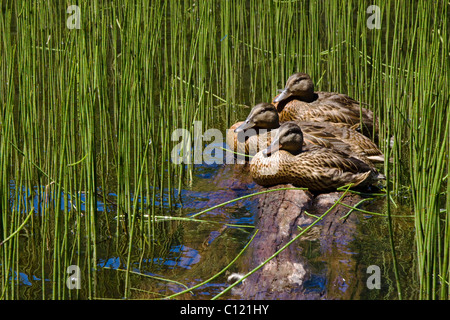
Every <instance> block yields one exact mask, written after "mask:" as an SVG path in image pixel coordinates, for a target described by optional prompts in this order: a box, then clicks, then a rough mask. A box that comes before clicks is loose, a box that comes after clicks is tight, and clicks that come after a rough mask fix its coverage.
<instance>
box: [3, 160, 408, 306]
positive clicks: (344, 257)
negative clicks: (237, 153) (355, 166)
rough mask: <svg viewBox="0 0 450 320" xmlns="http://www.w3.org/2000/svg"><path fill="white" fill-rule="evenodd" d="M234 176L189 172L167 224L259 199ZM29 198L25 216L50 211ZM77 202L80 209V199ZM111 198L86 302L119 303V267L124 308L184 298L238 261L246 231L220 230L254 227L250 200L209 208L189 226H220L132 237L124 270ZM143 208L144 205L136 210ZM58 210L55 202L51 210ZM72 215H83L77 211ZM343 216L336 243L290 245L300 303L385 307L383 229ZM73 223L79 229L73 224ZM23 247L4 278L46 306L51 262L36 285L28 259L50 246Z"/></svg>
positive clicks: (368, 219) (241, 176)
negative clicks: (323, 298)
mask: <svg viewBox="0 0 450 320" xmlns="http://www.w3.org/2000/svg"><path fill="white" fill-rule="evenodd" d="M241 167H242V166H239V165H225V164H224V165H198V166H196V168H195V175H194V180H193V183H192V185H191V187H189V188H185V189H183V190H175V197H176V198H177V199H178V203H177V204H176V206H175V209H174V210H175V211H174V212H173V213H174V215H177V216H182V217H187V216H189V215H191V214H194V213H197V212H199V211H201V210H204V209H205V208H210V207H212V206H215V205H218V204H220V203H223V202H225V201H228V200H231V199H235V198H237V197H241V196H244V195H247V194H251V193H253V192H256V191H258V190H260V188H259V187H258V186H257V185H256V184H255V183H253V182H252V181H251V179H250V178H249V177H248V175H247V174H245V173H243V172H242V170H240V168H241ZM14 188H15V185H14V183H13V182H11V193H13V191H14ZM22 191H24V190H22ZM41 193H42V192H41ZM24 194H26V193H24ZM37 194H38V193H37V189H35V190H33V191H32V192H30V191H28V193H27V198H28V199H29V198H30V197H34V198H33V203H34V206H35V208H40V207H41V206H42V205H43V204H44V203H48V201H52V198H50V200H49V199H47V202H45V201H43V200H44V199H39V198H38V196H37ZM167 196H168V195H167V194H166V193H163V198H161V199H158V201H159V203H156V205H158V206H159V205H161V206H162V207H169V204H168V203H167ZM81 197H82V199H83V195H82V194H81ZM115 197H116V195H115V194H113V193H110V194H108V199H110V202H108V203H107V204H105V203H103V202H102V201H98V202H97V214H98V234H97V263H96V265H97V267H98V268H97V270H96V271H95V276H94V277H95V279H96V280H95V281H94V282H93V283H94V288H93V289H91V290H92V291H93V292H94V294H95V297H96V298H115V299H121V298H123V293H124V283H125V273H124V272H123V271H120V270H124V269H126V268H128V267H129V268H130V270H131V271H133V272H135V273H136V274H134V273H133V274H131V278H130V287H131V288H132V290H131V298H132V299H158V298H161V297H163V295H166V296H167V295H171V294H174V293H177V292H180V291H182V290H184V289H185V287H184V286H183V285H182V284H184V285H185V286H187V287H192V286H194V285H197V284H199V283H201V282H203V281H204V280H206V279H209V278H210V277H212V276H213V275H215V274H216V273H218V272H219V271H221V270H222V269H223V268H225V267H226V266H227V265H228V264H229V263H230V262H231V261H232V260H233V259H234V258H235V257H236V256H237V255H238V253H239V252H240V251H241V250H242V248H243V247H244V246H245V244H246V243H247V242H248V241H249V239H250V238H251V236H252V234H253V232H254V229H252V228H248V227H236V226H233V227H227V226H224V225H223V224H222V223H229V224H234V225H245V226H248V225H255V217H256V214H257V211H258V200H257V198H255V197H253V198H247V199H244V200H241V201H238V202H234V203H231V204H229V205H226V206H223V207H220V208H217V209H215V210H212V211H210V212H207V213H205V214H203V215H202V216H200V217H199V218H202V219H205V220H208V221H216V222H221V223H220V224H213V223H199V222H190V221H188V222H186V221H163V222H158V223H156V226H155V228H154V230H153V235H152V237H144V236H136V238H135V239H136V241H134V242H133V243H134V247H133V253H132V257H131V260H132V261H133V263H132V265H131V266H127V265H126V261H127V254H126V249H127V248H126V246H127V236H126V235H125V234H115V230H116V225H117V219H118V217H117V210H116V209H117V208H115V207H114V205H113V204H114V199H115ZM63 198H64V197H62V199H63ZM69 201H70V197H69ZM145 202H146V201H145V199H144V201H143V203H144V205H145ZM24 203H26V201H24ZM65 205H66V204H65V203H64V202H63V201H62V204H61V210H63V209H64V206H65ZM383 206H384V199H380V200H377V201H373V202H372V203H371V204H370V205H368V206H366V207H365V209H366V210H371V211H375V212H381V211H382V210H383ZM69 207H70V204H69ZM69 210H70V209H69ZM22 211H23V212H27V208H26V207H24V206H23V205H22ZM81 211H84V208H83V207H82V208H81ZM394 214H397V215H407V214H410V213H409V212H408V211H407V210H402V209H401V208H399V209H398V210H395V213H394ZM353 215H356V216H357V219H356V221H357V222H356V223H355V224H352V225H350V224H349V227H348V228H347V229H344V230H345V232H347V234H344V235H340V236H339V237H338V238H336V239H335V241H333V242H327V243H325V244H324V243H323V241H321V239H320V238H318V237H317V236H316V235H314V232H313V231H311V235H310V236H309V235H306V236H305V237H303V238H301V239H300V240H298V241H297V243H294V244H293V245H295V246H297V247H298V249H299V250H301V252H302V255H303V256H304V257H305V258H306V259H307V261H308V264H309V267H310V270H311V276H310V277H309V278H308V279H307V281H306V282H305V284H304V285H305V288H306V293H307V294H308V293H314V292H321V293H326V294H327V298H333V299H395V298H396V285H395V277H394V273H393V265H392V255H391V248H390V245H389V235H388V228H387V219H386V218H385V217H379V216H370V215H367V214H362V213H353ZM119 219H121V218H120V217H119ZM141 219H142V220H140V221H138V222H137V224H138V225H141V226H143V230H146V228H147V226H148V225H147V222H146V221H147V220H146V218H145V217H141ZM80 223H81V224H83V221H81V222H80ZM76 227H77V223H76V222H75V221H74V224H73V226H72V229H71V230H69V233H74V232H75V230H76ZM83 227H84V226H83ZM319 227H320V226H319ZM394 227H395V230H394V232H395V236H396V239H398V240H397V243H396V246H397V247H396V249H397V255H398V261H399V269H400V270H399V272H400V276H401V278H402V289H403V290H404V297H406V298H408V297H409V298H414V297H415V292H414V287H415V284H416V280H415V279H414V274H413V271H412V270H414V268H413V266H414V263H415V258H414V257H415V256H414V252H415V249H414V247H413V246H412V245H411V244H412V243H414V238H413V237H414V233H413V222H412V219H409V218H395V219H394ZM120 230H121V231H123V230H122V229H120ZM136 234H139V232H136ZM144 234H145V232H144ZM141 237H142V238H141ZM32 239H33V235H32V234H25V235H24V236H22V237H21V248H22V249H23V251H22V252H20V263H19V270H20V272H19V273H14V280H15V281H16V282H17V285H18V287H20V290H19V292H20V295H19V296H20V298H21V299H40V298H42V289H43V287H45V296H46V297H47V298H50V297H51V296H52V293H53V283H54V280H53V278H52V271H51V270H52V265H51V263H52V261H46V262H45V264H47V265H46V266H45V268H44V269H45V270H48V272H46V273H45V274H44V275H43V274H42V270H41V268H40V266H41V259H40V257H39V256H37V255H38V254H39V253H40V252H48V250H51V244H50V248H47V249H46V248H42V245H41V243H42V241H32ZM69 239H70V236H69ZM85 250H86V249H85V248H83V249H82V251H81V252H76V256H79V257H80V258H81V260H80V267H81V269H82V278H81V279H82V280H83V277H88V276H89V275H88V274H87V272H86V265H87V264H86V256H87V252H85ZM248 261H249V257H248V256H247V257H246V256H245V254H244V255H243V256H242V257H241V258H240V259H239V260H238V261H237V262H236V263H235V264H234V265H232V266H231V267H230V268H229V269H228V270H227V271H226V272H224V273H223V274H222V275H220V276H218V277H217V278H215V279H214V280H212V281H211V282H209V283H208V284H205V285H203V286H201V287H200V288H198V289H196V290H195V291H194V292H193V293H189V294H184V295H181V296H179V297H178V298H181V299H210V298H212V297H213V296H215V295H216V294H218V293H219V292H221V291H222V290H223V289H225V288H226V287H227V286H228V285H229V283H228V282H227V278H228V276H229V275H230V274H231V273H245V272H247V271H249V270H250V269H251V266H249V265H248ZM373 265H375V266H378V267H379V268H380V271H381V287H380V289H372V290H370V289H369V288H368V287H367V280H368V278H369V276H370V273H368V272H367V270H368V269H367V268H368V267H369V266H373ZM145 275H148V276H153V277H159V278H164V279H167V280H171V282H168V281H163V280H161V279H156V278H150V277H145ZM173 281H177V282H178V283H176V282H173ZM82 283H83V282H82ZM84 283H85V282H84ZM180 283H181V284H180ZM63 286H64V284H63ZM238 290H239V289H238ZM238 290H237V291H236V290H234V291H232V292H230V293H228V294H227V295H225V296H224V298H226V299H240V298H241V297H240V296H239V295H238ZM70 294H72V295H73V296H70ZM64 295H65V297H66V298H78V299H84V298H88V296H89V294H88V290H87V289H86V287H85V286H82V288H81V289H80V290H79V291H78V292H76V294H75V293H74V292H73V291H70V290H66V292H65V293H64ZM64 295H63V296H64Z"/></svg>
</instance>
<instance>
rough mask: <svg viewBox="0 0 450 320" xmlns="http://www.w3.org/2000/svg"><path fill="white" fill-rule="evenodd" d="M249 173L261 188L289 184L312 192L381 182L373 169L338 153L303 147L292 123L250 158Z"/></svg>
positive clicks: (319, 148) (279, 131) (299, 130)
mask: <svg viewBox="0 0 450 320" xmlns="http://www.w3.org/2000/svg"><path fill="white" fill-rule="evenodd" d="M250 173H251V176H252V178H253V180H254V181H255V182H256V183H258V184H259V185H261V186H272V185H277V184H286V183H291V184H293V185H295V186H298V187H305V188H308V189H309V190H310V191H313V192H322V191H329V190H334V189H336V188H338V187H342V186H346V185H348V184H352V186H353V187H360V186H361V187H362V186H368V185H371V184H373V183H375V182H376V181H378V180H380V179H383V178H384V176H383V175H382V174H380V173H379V172H378V171H377V170H376V169H375V168H373V167H371V166H370V165H368V164H366V163H364V162H363V161H360V160H358V159H356V158H354V157H349V156H348V155H347V154H345V153H343V152H340V151H338V150H335V149H330V148H324V147H320V146H316V145H309V146H306V147H304V144H303V134H302V130H301V129H300V127H299V126H298V125H297V124H296V123H295V122H286V123H283V124H282V125H281V126H280V128H279V129H278V133H277V135H276V137H275V140H274V141H273V142H272V143H271V145H270V146H269V147H268V148H267V149H265V150H263V151H260V152H258V153H257V154H256V155H255V156H254V157H253V158H252V160H251V162H250Z"/></svg>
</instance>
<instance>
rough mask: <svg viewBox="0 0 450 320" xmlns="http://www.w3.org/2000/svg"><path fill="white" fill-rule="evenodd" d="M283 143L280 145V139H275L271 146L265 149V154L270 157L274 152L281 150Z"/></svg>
mask: <svg viewBox="0 0 450 320" xmlns="http://www.w3.org/2000/svg"><path fill="white" fill-rule="evenodd" d="M280 148H281V145H280V140H278V139H276V140H275V141H273V142H272V143H271V144H270V146H268V147H267V149H265V150H263V152H262V153H263V155H264V156H266V157H268V156H270V155H271V154H272V153H274V152H276V151H278V150H280Z"/></svg>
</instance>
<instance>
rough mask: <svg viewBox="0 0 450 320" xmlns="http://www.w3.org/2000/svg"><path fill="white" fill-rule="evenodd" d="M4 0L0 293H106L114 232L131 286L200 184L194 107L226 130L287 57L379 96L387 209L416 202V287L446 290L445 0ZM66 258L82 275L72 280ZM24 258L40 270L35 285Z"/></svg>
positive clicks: (272, 87) (340, 86)
mask: <svg viewBox="0 0 450 320" xmlns="http://www.w3.org/2000/svg"><path fill="white" fill-rule="evenodd" d="M0 3H1V11H0V74H1V78H0V105H1V106H2V109H1V111H2V112H1V114H0V130H1V135H0V168H1V173H0V197H1V199H0V212H1V213H0V214H1V216H0V242H2V241H3V240H7V241H4V242H2V243H1V245H0V266H1V268H0V278H1V284H2V285H1V288H2V289H1V293H0V297H1V298H2V299H18V298H23V297H27V298H31V299H49V298H51V299H77V298H78V299H80V298H83V299H84V298H86V299H94V298H104V297H106V298H107V297H108V295H107V293H105V292H103V291H102V289H101V286H100V285H99V281H101V279H103V278H102V277H103V275H102V274H99V273H98V269H99V267H98V263H99V246H100V245H99V243H102V242H103V241H112V243H114V246H113V247H114V250H116V252H117V254H118V256H120V257H121V259H122V260H121V261H122V263H123V266H124V267H125V269H126V270H127V271H125V272H124V273H125V276H124V277H123V278H121V280H120V281H121V282H120V283H121V286H120V290H121V296H123V297H129V295H130V290H131V289H130V288H132V285H133V284H132V278H131V275H130V273H131V271H132V270H131V267H130V268H126V267H127V266H132V265H133V264H134V263H140V262H139V261H140V259H141V257H142V256H143V255H144V252H150V253H153V252H156V251H158V250H159V249H158V247H157V245H156V244H155V243H156V242H158V241H159V242H164V243H166V244H167V246H169V245H170V243H171V242H172V241H174V240H173V239H175V238H170V237H171V236H174V235H173V234H171V233H170V231H169V230H168V229H166V228H165V227H161V224H158V223H156V222H155V221H156V220H157V219H156V216H158V215H168V216H171V215H177V214H178V211H177V210H176V209H175V208H177V206H179V199H178V197H177V194H179V192H180V190H182V189H184V188H190V186H191V185H192V181H193V176H194V174H195V171H196V168H197V167H198V165H197V164H195V163H194V161H192V160H193V158H194V154H193V152H192V150H191V147H192V146H194V145H196V146H200V147H203V146H204V144H202V143H200V144H198V139H196V138H199V137H194V136H193V135H192V133H193V129H194V121H201V126H202V128H201V129H202V130H206V129H208V128H218V129H220V130H222V131H224V130H225V129H226V128H227V127H229V125H230V124H232V123H234V122H235V121H237V120H241V119H242V118H243V117H245V116H246V114H247V113H248V111H249V109H248V107H249V106H251V105H254V104H256V103H258V102H261V101H271V99H272V97H273V96H274V95H275V94H276V90H277V89H279V88H281V87H282V86H283V85H284V82H285V80H286V79H287V78H288V76H289V75H290V74H291V73H293V72H294V71H303V72H307V73H309V74H310V75H311V77H312V78H313V79H314V81H315V83H316V88H317V89H318V90H324V91H338V92H343V93H347V94H349V95H350V96H352V97H354V98H356V99H358V100H359V101H362V102H364V103H365V104H367V105H368V108H370V109H371V110H373V111H374V113H375V114H376V116H377V119H378V120H377V121H378V127H379V138H378V142H379V145H380V146H381V148H382V149H383V151H384V152H385V155H386V162H385V167H384V171H385V174H386V176H387V179H388V186H387V190H386V191H387V193H388V195H389V197H388V198H389V199H390V200H389V201H386V205H385V208H384V209H383V210H384V211H385V212H384V213H385V214H387V215H388V217H389V218H390V219H394V218H395V217H391V213H392V211H393V209H392V206H395V205H396V204H402V205H407V206H409V207H410V208H411V211H413V213H414V229H411V232H414V233H415V243H414V246H415V250H416V255H417V270H416V273H417V276H418V278H419V288H417V292H418V293H417V298H421V299H448V298H449V282H450V279H449V277H450V274H449V272H450V270H449V267H450V261H449V252H450V247H449V246H450V218H449V215H448V213H449V210H450V196H449V190H450V179H449V178H448V171H449V170H448V169H449V150H450V138H449V130H450V128H449V123H450V108H449V96H450V95H449V87H450V83H449V76H450V64H449V61H450V52H449V47H448V39H449V37H450V35H449V24H448V16H449V4H448V1H444V0H441V1H436V2H435V3H434V4H433V5H430V4H429V2H428V1H425V0H419V1H379V2H378V3H375V4H376V5H378V6H379V9H380V21H381V29H369V28H368V27H367V23H366V22H367V19H368V18H369V16H370V15H371V14H370V13H367V8H368V7H369V6H370V5H371V4H372V3H370V2H367V1H366V2H363V3H361V2H359V1H350V2H343V1H314V0H310V1H295V0H292V1H289V0H288V1H284V0H283V1H281V0H264V1H259V0H258V1H256V0H250V1H241V0H238V1H226V0H223V1H221V0H219V1H198V2H197V1H193V0H181V1H180V0H176V1H175V0H174V1H168V2H165V1H163V2H159V1H141V2H137V3H132V2H129V1H123V0H115V1H103V0H94V1H87V0H79V1H77V2H76V5H77V6H78V7H79V8H80V16H79V18H80V29H70V28H68V26H67V20H68V19H69V17H71V16H73V14H74V13H73V12H70V13H68V12H67V9H68V7H69V6H70V5H72V3H66V2H61V1H39V2H33V1H25V0H15V1H11V0H3V1H1V2H0ZM177 128H182V129H186V130H187V132H191V137H190V138H191V141H192V143H191V144H190V145H189V144H187V145H185V147H184V148H183V149H182V150H181V154H182V155H183V156H185V157H186V159H187V160H191V161H187V162H188V163H186V164H182V165H177V164H174V163H173V162H172V161H171V151H172V149H173V147H174V145H175V144H177V143H179V141H172V140H173V139H172V133H173V131H174V130H175V129H177ZM205 143H207V142H205ZM216 152H219V153H220V151H219V150H216ZM389 159H390V161H389ZM200 165H201V163H200ZM100 202H101V203H103V209H102V210H99V207H98V204H99V203H100ZM144 215H145V216H146V217H148V218H147V219H144V218H143V217H144ZM118 217H123V218H120V219H119V218H118ZM389 221H391V220H389ZM389 226H390V228H389V232H390V234H391V239H392V243H391V247H392V254H393V255H394V257H395V254H396V251H395V247H396V244H397V243H398V242H399V239H398V238H397V237H396V236H397V235H396V233H395V229H394V228H393V227H392V224H390V225H389ZM16 231H18V232H16ZM174 237H175V236H174ZM155 239H156V240H157V241H155ZM102 250H103V249H102ZM70 265H78V266H81V269H82V270H81V272H82V274H83V279H84V280H86V281H87V284H88V285H87V286H85V287H84V289H83V290H69V289H68V288H67V286H66V280H67V273H66V270H67V268H68V267H69V266H70ZM31 273H33V274H34V275H35V276H36V277H37V278H39V279H40V280H39V281H40V283H41V286H40V288H39V290H37V291H33V293H32V294H28V293H27V292H26V289H23V285H22V284H23V279H22V278H21V276H22V275H23V274H31ZM397 275H398V274H397ZM118 277H119V276H118ZM133 279H134V278H133ZM397 283H398V282H397ZM396 290H397V291H398V297H399V298H401V297H402V296H401V290H402V288H401V285H399V284H398V285H397V287H396Z"/></svg>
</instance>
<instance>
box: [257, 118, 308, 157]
mask: <svg viewBox="0 0 450 320" xmlns="http://www.w3.org/2000/svg"><path fill="white" fill-rule="evenodd" d="M302 146H303V132H302V130H301V129H300V127H299V126H298V125H297V124H296V123H295V122H285V123H283V124H282V125H281V126H280V128H279V129H278V133H277V135H276V136H275V139H274V140H273V142H272V143H271V144H270V146H269V147H267V149H265V150H263V155H264V156H270V155H271V154H272V153H274V152H276V151H278V150H286V151H289V152H290V153H292V154H299V153H300V152H301V151H302Z"/></svg>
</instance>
